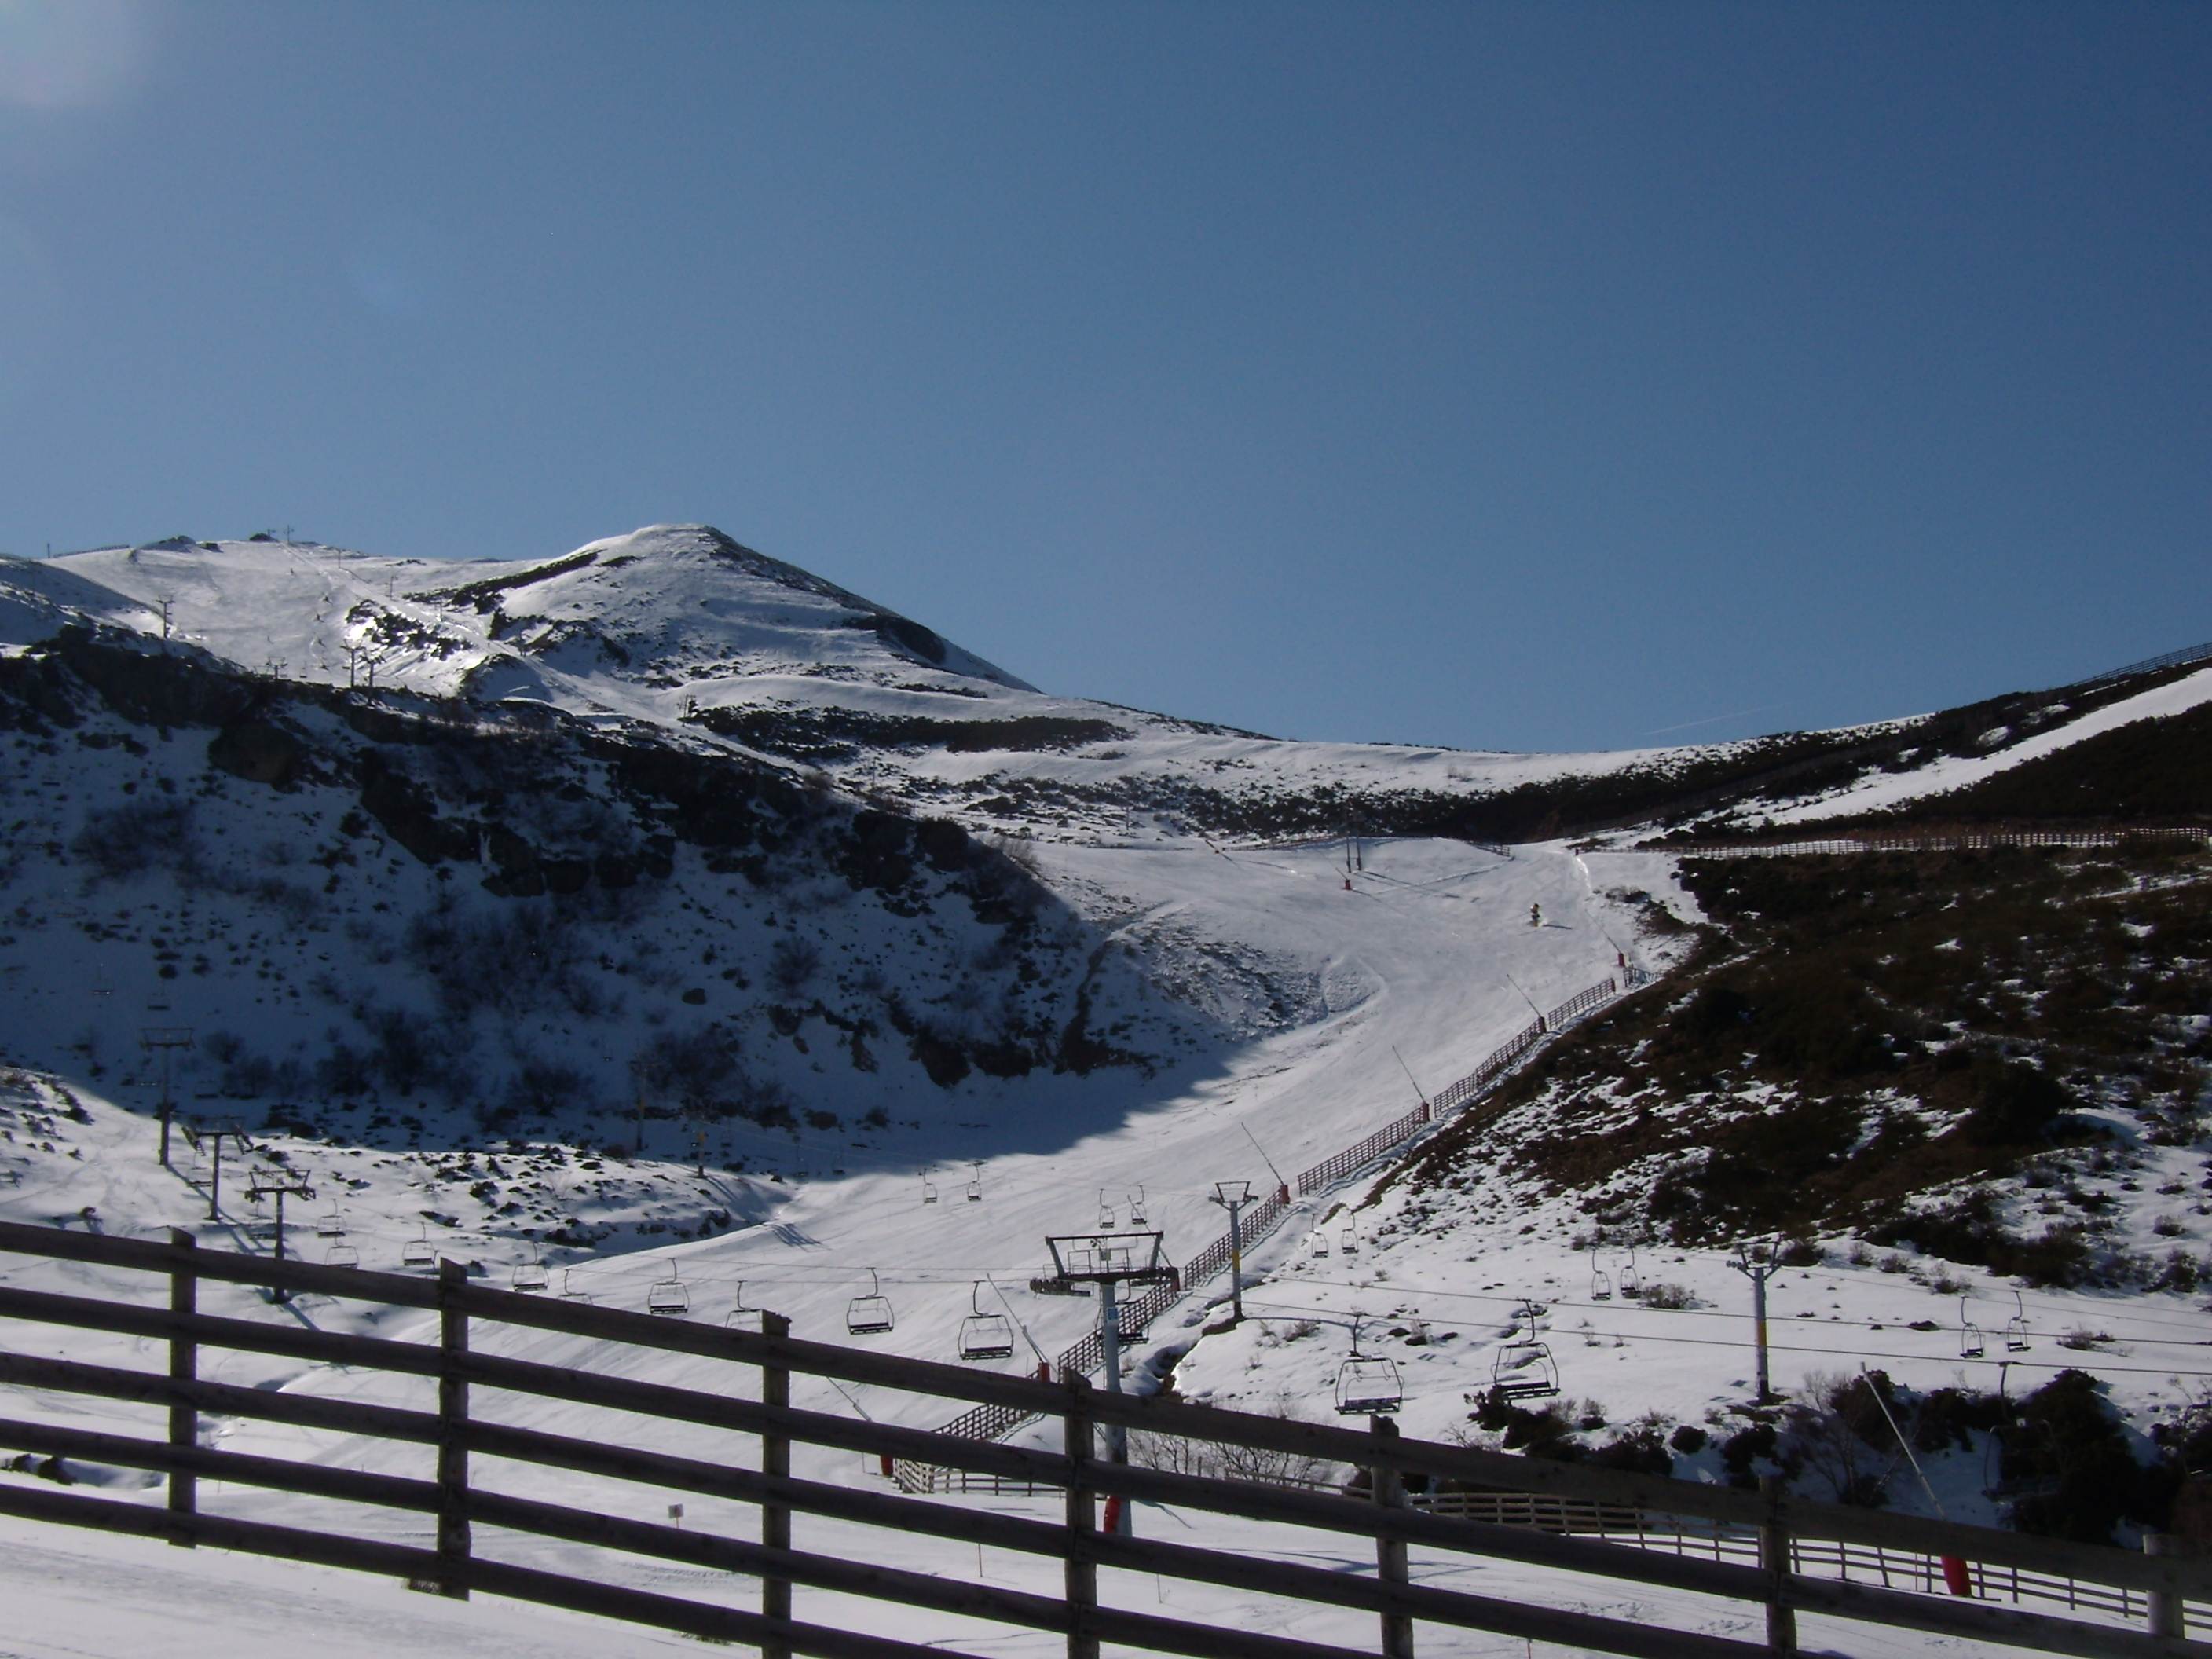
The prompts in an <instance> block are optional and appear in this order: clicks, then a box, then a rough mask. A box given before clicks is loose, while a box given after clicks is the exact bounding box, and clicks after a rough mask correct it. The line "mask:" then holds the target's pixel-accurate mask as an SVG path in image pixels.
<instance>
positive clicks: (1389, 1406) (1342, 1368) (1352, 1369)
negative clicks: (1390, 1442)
mask: <svg viewBox="0 0 2212 1659" xmlns="http://www.w3.org/2000/svg"><path fill="white" fill-rule="evenodd" d="M1405 1397H1406V1390H1405V1384H1404V1383H1403V1382H1402V1381H1401V1379H1400V1377H1399V1376H1398V1362H1397V1361H1396V1360H1395V1359H1386V1358H1380V1357H1378V1356H1376V1355H1373V1354H1363V1353H1362V1352H1359V1347H1358V1344H1357V1343H1356V1342H1355V1343H1354V1344H1353V1345H1352V1358H1349V1359H1347V1360H1346V1361H1345V1362H1344V1363H1343V1364H1341V1365H1339V1366H1338V1367H1337V1368H1336V1409H1337V1410H1338V1411H1339V1412H1340V1413H1342V1414H1343V1415H1344V1416H1346V1417H1387V1416H1389V1414H1391V1413H1394V1412H1395V1411H1396V1410H1397V1409H1398V1407H1399V1406H1400V1405H1401V1403H1402V1402H1403V1401H1404V1400H1405Z"/></svg>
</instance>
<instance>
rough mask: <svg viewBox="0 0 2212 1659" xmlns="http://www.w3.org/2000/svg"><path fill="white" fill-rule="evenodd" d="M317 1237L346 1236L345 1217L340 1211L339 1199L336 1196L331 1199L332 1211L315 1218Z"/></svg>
mask: <svg viewBox="0 0 2212 1659" xmlns="http://www.w3.org/2000/svg"><path fill="white" fill-rule="evenodd" d="M315 1237H318V1238H343V1237H345V1217H344V1216H343V1214H341V1213H340V1212H339V1210H338V1201H337V1200H336V1199H335V1198H334V1199H332V1200H331V1212H330V1213H329V1214H328V1215H325V1216H318V1217H316V1218H315Z"/></svg>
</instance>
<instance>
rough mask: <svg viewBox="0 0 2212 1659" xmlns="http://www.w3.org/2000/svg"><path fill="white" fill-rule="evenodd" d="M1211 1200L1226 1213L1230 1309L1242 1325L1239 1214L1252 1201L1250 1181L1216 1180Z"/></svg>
mask: <svg viewBox="0 0 2212 1659" xmlns="http://www.w3.org/2000/svg"><path fill="white" fill-rule="evenodd" d="M1213 1201H1214V1202H1215V1203H1216V1204H1218V1205H1219V1206H1221V1207H1222V1208H1223V1209H1225V1210H1226V1211H1228V1212H1229V1311H1230V1313H1231V1316H1232V1317H1234V1318H1235V1320H1236V1321H1237V1323H1238V1324H1240V1325H1241V1324H1243V1322H1244V1226H1243V1219H1242V1217H1243V1209H1244V1206H1246V1205H1247V1204H1249V1203H1250V1202H1251V1201H1252V1183H1251V1182H1249V1181H1217V1182H1214V1183H1213Z"/></svg>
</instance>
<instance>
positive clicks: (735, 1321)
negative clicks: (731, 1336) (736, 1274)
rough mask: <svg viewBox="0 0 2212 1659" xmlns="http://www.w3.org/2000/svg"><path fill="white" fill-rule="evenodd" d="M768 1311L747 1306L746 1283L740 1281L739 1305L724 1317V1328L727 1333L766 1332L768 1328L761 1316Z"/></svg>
mask: <svg viewBox="0 0 2212 1659" xmlns="http://www.w3.org/2000/svg"><path fill="white" fill-rule="evenodd" d="M767 1311H768V1310H766V1309H765V1308H748V1307H747V1306H745V1281H744V1279H739V1280H738V1305H737V1306H736V1307H734V1308H732V1309H731V1310H729V1312H727V1313H726V1314H724V1315H723V1316H722V1328H723V1329H724V1330H726V1331H762V1330H765V1329H766V1328H767V1326H766V1325H765V1324H764V1323H763V1321H762V1318H761V1316H762V1315H763V1314H764V1313H766V1312H767Z"/></svg>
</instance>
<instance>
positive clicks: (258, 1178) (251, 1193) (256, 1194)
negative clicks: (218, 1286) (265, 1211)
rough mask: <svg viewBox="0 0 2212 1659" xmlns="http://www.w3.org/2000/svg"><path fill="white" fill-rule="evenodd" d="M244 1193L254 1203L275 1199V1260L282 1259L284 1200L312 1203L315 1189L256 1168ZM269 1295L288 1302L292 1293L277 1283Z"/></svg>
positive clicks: (276, 1299)
mask: <svg viewBox="0 0 2212 1659" xmlns="http://www.w3.org/2000/svg"><path fill="white" fill-rule="evenodd" d="M246 1197H248V1198H250V1199H252V1200H253V1201H254V1202H255V1203H256V1204H258V1203H259V1202H260V1201H261V1200H263V1199H264V1198H274V1199H275V1200H276V1260H278V1261H283V1259H284V1200H286V1199H288V1198H304V1199H306V1200H307V1201H308V1202H309V1203H310V1204H312V1203H313V1202H314V1201H315V1189H314V1188H313V1187H310V1186H309V1185H307V1182H304V1181H301V1180H297V1179H295V1178H294V1177H292V1176H285V1175H281V1174H279V1173H278V1172H277V1171H276V1170H257V1171H255V1173H254V1175H253V1177H252V1184H250V1185H249V1186H248V1187H247V1188H246ZM269 1297H270V1301H272V1302H289V1301H290V1300H291V1299H292V1293H291V1291H288V1290H286V1289H284V1288H283V1286H282V1285H278V1286H277V1287H276V1289H274V1290H272V1291H270V1293H269Z"/></svg>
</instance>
